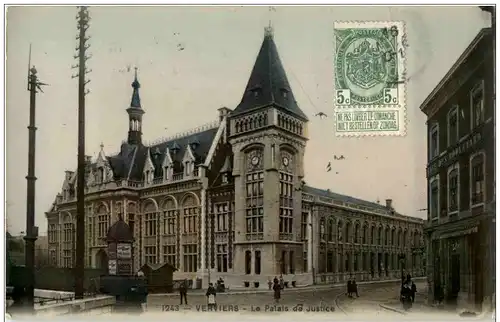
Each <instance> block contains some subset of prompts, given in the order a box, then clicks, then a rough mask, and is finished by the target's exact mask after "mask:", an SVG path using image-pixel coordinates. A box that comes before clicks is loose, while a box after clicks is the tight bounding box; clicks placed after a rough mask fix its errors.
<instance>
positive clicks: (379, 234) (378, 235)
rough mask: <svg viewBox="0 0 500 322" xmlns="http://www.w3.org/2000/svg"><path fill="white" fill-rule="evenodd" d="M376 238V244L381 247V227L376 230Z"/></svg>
mask: <svg viewBox="0 0 500 322" xmlns="http://www.w3.org/2000/svg"><path fill="white" fill-rule="evenodd" d="M377 237H378V244H379V245H382V239H383V238H382V227H379V228H378V234H377Z"/></svg>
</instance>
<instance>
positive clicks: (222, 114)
mask: <svg viewBox="0 0 500 322" xmlns="http://www.w3.org/2000/svg"><path fill="white" fill-rule="evenodd" d="M218 111H219V121H220V122H222V120H223V119H224V117H226V116H227V115H229V113H231V109H229V108H227V107H225V106H224V107H221V108H219V109H218Z"/></svg>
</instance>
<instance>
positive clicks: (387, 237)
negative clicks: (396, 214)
mask: <svg viewBox="0 0 500 322" xmlns="http://www.w3.org/2000/svg"><path fill="white" fill-rule="evenodd" d="M389 242H390V241H389V227H387V228H386V229H385V238H384V245H386V246H387V245H389Z"/></svg>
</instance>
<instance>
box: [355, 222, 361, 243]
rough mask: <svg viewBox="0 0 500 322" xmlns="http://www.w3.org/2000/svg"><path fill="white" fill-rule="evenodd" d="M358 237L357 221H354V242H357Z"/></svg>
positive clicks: (358, 240)
mask: <svg viewBox="0 0 500 322" xmlns="http://www.w3.org/2000/svg"><path fill="white" fill-rule="evenodd" d="M359 242H360V238H359V223H356V224H355V225H354V243H357V244H358V243H359Z"/></svg>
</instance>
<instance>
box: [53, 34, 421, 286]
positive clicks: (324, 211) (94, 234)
mask: <svg viewBox="0 0 500 322" xmlns="http://www.w3.org/2000/svg"><path fill="white" fill-rule="evenodd" d="M132 87H133V94H132V100H131V104H130V107H129V108H128V109H127V113H128V118H129V131H128V139H127V141H126V142H123V144H122V145H121V149H120V152H119V153H118V154H116V155H112V156H106V154H105V152H104V151H103V148H102V146H101V151H100V153H99V155H98V157H97V160H95V161H92V160H91V158H88V166H87V170H86V178H87V179H86V188H85V189H86V190H85V191H86V199H85V203H86V214H85V225H86V227H85V229H86V238H85V243H86V253H85V256H86V257H85V259H86V264H87V265H88V266H93V267H101V266H105V265H106V261H107V254H106V247H105V246H106V245H105V242H104V237H105V236H106V233H107V230H108V227H110V225H111V224H112V223H113V222H115V221H116V220H117V218H118V214H120V215H121V216H123V218H124V220H126V221H127V222H128V223H129V225H130V227H132V229H133V231H134V236H135V239H136V241H135V245H134V257H135V262H134V267H135V269H139V268H140V267H141V266H142V265H143V264H144V263H161V262H168V263H170V264H172V265H174V266H175V267H176V268H178V269H179V271H178V272H176V273H175V276H174V279H181V278H188V279H193V280H194V279H198V278H199V279H202V281H203V284H204V285H206V283H207V281H208V280H210V279H211V280H215V279H217V278H218V277H223V278H224V279H225V282H226V284H228V285H231V286H232V287H244V286H245V285H246V286H248V287H255V285H256V284H255V282H259V283H260V285H264V284H266V283H267V281H268V280H269V279H270V278H272V277H274V276H277V275H280V274H283V275H284V277H285V279H286V280H287V281H290V282H293V281H295V282H296V284H298V285H300V284H302V285H303V284H310V283H312V282H313V279H315V281H316V282H317V283H321V282H323V283H328V282H333V281H341V280H344V279H346V278H347V277H348V276H351V275H356V276H357V277H358V280H361V279H365V280H366V279H380V278H384V279H389V278H395V277H397V278H399V276H400V270H401V269H402V268H403V265H406V267H404V269H405V270H407V271H409V272H413V274H416V275H420V274H422V268H423V261H422V258H420V257H421V256H420V255H418V254H417V255H415V254H413V253H412V248H411V247H412V246H414V247H416V246H417V245H419V244H420V243H422V231H423V220H421V219H417V218H413V217H408V216H403V215H401V214H398V213H397V212H396V211H395V209H393V207H392V204H391V201H390V200H388V201H387V204H386V205H380V204H378V203H372V202H367V201H363V200H359V199H355V198H351V197H348V196H343V195H339V194H336V193H333V192H330V191H327V190H320V189H316V188H312V187H309V186H307V185H305V183H304V181H303V178H304V153H305V148H306V142H307V139H308V138H307V126H308V118H307V116H306V115H305V114H304V112H302V110H301V109H300V108H299V106H298V103H297V102H296V101H295V98H294V94H293V92H292V90H291V87H290V84H289V82H288V80H287V77H286V74H285V70H284V68H283V66H282V64H281V61H280V58H279V56H278V52H277V48H276V45H275V43H274V39H273V35H272V31H271V30H270V29H266V32H265V37H264V40H263V42H262V46H261V49H260V51H259V53H258V56H257V59H256V61H255V65H254V68H253V70H252V72H251V75H250V78H249V81H248V85H247V87H246V88H245V91H244V94H243V97H242V99H241V102H240V104H239V105H238V106H236V108H234V110H231V109H229V108H225V107H224V108H220V109H219V116H218V120H217V121H216V122H215V123H213V124H210V125H207V126H203V127H201V128H199V129H197V130H194V131H191V132H188V133H184V134H180V135H177V136H175V137H173V138H169V139H166V140H163V141H161V142H158V143H155V144H143V142H142V117H143V115H144V113H145V109H143V106H141V102H140V97H139V87H140V84H139V82H138V79H137V71H136V77H135V80H134V82H133V83H132ZM75 185H76V174H75V173H74V172H71V171H67V172H66V176H65V180H64V183H63V186H62V191H61V193H59V194H58V195H57V197H56V200H55V202H54V204H53V206H52V208H51V210H50V211H49V212H47V214H46V216H47V221H48V233H49V248H50V251H51V254H52V255H53V258H54V260H55V261H56V262H57V263H58V265H62V266H71V265H73V261H74V257H75V253H74V241H75V235H74V231H75V229H74V225H75V210H76V195H75V191H76V189H75ZM402 253H404V254H406V260H402V259H401V260H399V259H398V255H400V254H402Z"/></svg>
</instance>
